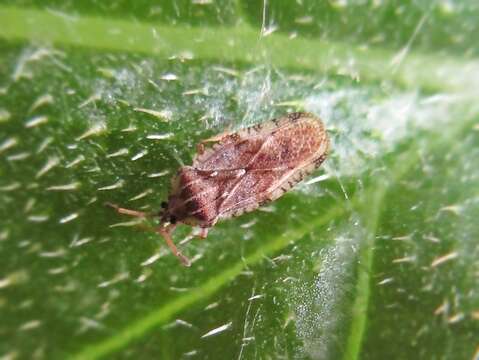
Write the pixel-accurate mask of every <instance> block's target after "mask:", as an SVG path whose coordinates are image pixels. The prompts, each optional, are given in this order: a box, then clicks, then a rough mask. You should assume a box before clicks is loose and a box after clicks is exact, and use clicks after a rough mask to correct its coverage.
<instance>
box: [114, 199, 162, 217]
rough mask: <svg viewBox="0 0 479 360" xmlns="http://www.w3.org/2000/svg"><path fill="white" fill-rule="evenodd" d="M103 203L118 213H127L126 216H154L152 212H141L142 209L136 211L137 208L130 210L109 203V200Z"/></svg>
mask: <svg viewBox="0 0 479 360" xmlns="http://www.w3.org/2000/svg"><path fill="white" fill-rule="evenodd" d="M105 205H106V206H109V207H111V208H113V209H115V210H116V212H117V213H119V214H124V215H128V216H133V217H140V218H147V217H153V216H155V215H154V214H152V213H146V212H143V211H137V210H130V209H126V208H122V207H119V206H118V205H116V204H112V203H109V202H107V203H105Z"/></svg>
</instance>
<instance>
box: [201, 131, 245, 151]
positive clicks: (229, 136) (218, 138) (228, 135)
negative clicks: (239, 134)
mask: <svg viewBox="0 0 479 360" xmlns="http://www.w3.org/2000/svg"><path fill="white" fill-rule="evenodd" d="M235 136H236V133H235V132H234V131H225V132H223V133H221V134H218V135H215V136H212V137H210V138H208V139H204V140H201V142H199V143H198V144H197V145H196V151H197V152H198V154H199V155H201V154H203V153H204V152H205V145H206V144H207V143H211V142H219V143H225V142H228V141H229V140H234V139H235Z"/></svg>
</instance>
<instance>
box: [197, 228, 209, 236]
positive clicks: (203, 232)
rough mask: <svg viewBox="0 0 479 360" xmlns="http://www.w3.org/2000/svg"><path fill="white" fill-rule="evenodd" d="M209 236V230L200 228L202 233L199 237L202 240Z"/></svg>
mask: <svg viewBox="0 0 479 360" xmlns="http://www.w3.org/2000/svg"><path fill="white" fill-rule="evenodd" d="M207 236H208V228H200V233H199V234H198V237H199V238H200V239H206V237H207Z"/></svg>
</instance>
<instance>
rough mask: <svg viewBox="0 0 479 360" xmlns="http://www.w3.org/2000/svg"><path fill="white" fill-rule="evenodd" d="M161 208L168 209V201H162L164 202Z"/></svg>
mask: <svg viewBox="0 0 479 360" xmlns="http://www.w3.org/2000/svg"><path fill="white" fill-rule="evenodd" d="M161 207H162V208H163V209H166V208H167V207H168V203H167V202H166V201H162V202H161Z"/></svg>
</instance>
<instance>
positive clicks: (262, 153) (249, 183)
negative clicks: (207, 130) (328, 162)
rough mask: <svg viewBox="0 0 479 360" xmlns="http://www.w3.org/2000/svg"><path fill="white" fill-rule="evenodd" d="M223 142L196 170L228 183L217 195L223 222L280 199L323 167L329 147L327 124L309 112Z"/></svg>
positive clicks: (198, 159) (207, 153)
mask: <svg viewBox="0 0 479 360" xmlns="http://www.w3.org/2000/svg"><path fill="white" fill-rule="evenodd" d="M218 139H219V142H218V143H217V144H215V145H214V146H213V147H212V148H210V149H207V150H206V151H205V152H204V153H203V154H200V155H198V156H197V157H196V158H195V159H194V162H193V165H192V167H193V168H195V169H197V170H198V171H200V172H205V174H210V175H209V176H211V174H214V175H215V177H216V178H217V179H220V178H222V179H223V180H222V184H221V189H222V190H221V194H220V195H218V196H217V197H216V206H217V209H216V210H217V215H218V217H219V218H228V217H230V216H237V215H240V214H242V213H244V212H248V211H252V210H254V209H256V208H257V207H258V206H260V205H262V204H264V203H266V202H268V201H272V200H275V199H277V198H278V197H280V196H281V195H282V194H284V193H285V192H286V191H288V190H289V189H291V187H293V186H294V185H295V184H296V183H298V182H299V181H301V180H302V179H303V178H304V177H305V176H306V175H307V174H309V173H311V172H312V171H313V170H314V169H315V168H317V167H318V166H319V165H321V163H322V162H323V161H324V159H325V158H326V156H327V153H328V149H329V139H328V136H327V133H326V130H325V128H324V125H323V123H322V122H321V120H319V119H318V118H317V117H315V116H314V115H312V114H309V113H291V114H288V116H285V117H282V118H278V119H273V120H270V121H267V122H265V123H263V124H258V125H255V126H252V127H249V128H245V129H242V130H240V131H238V132H236V133H229V134H225V135H224V136H223V137H218ZM232 174H234V176H232ZM205 176H207V175H205ZM217 185H218V184H217Z"/></svg>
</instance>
